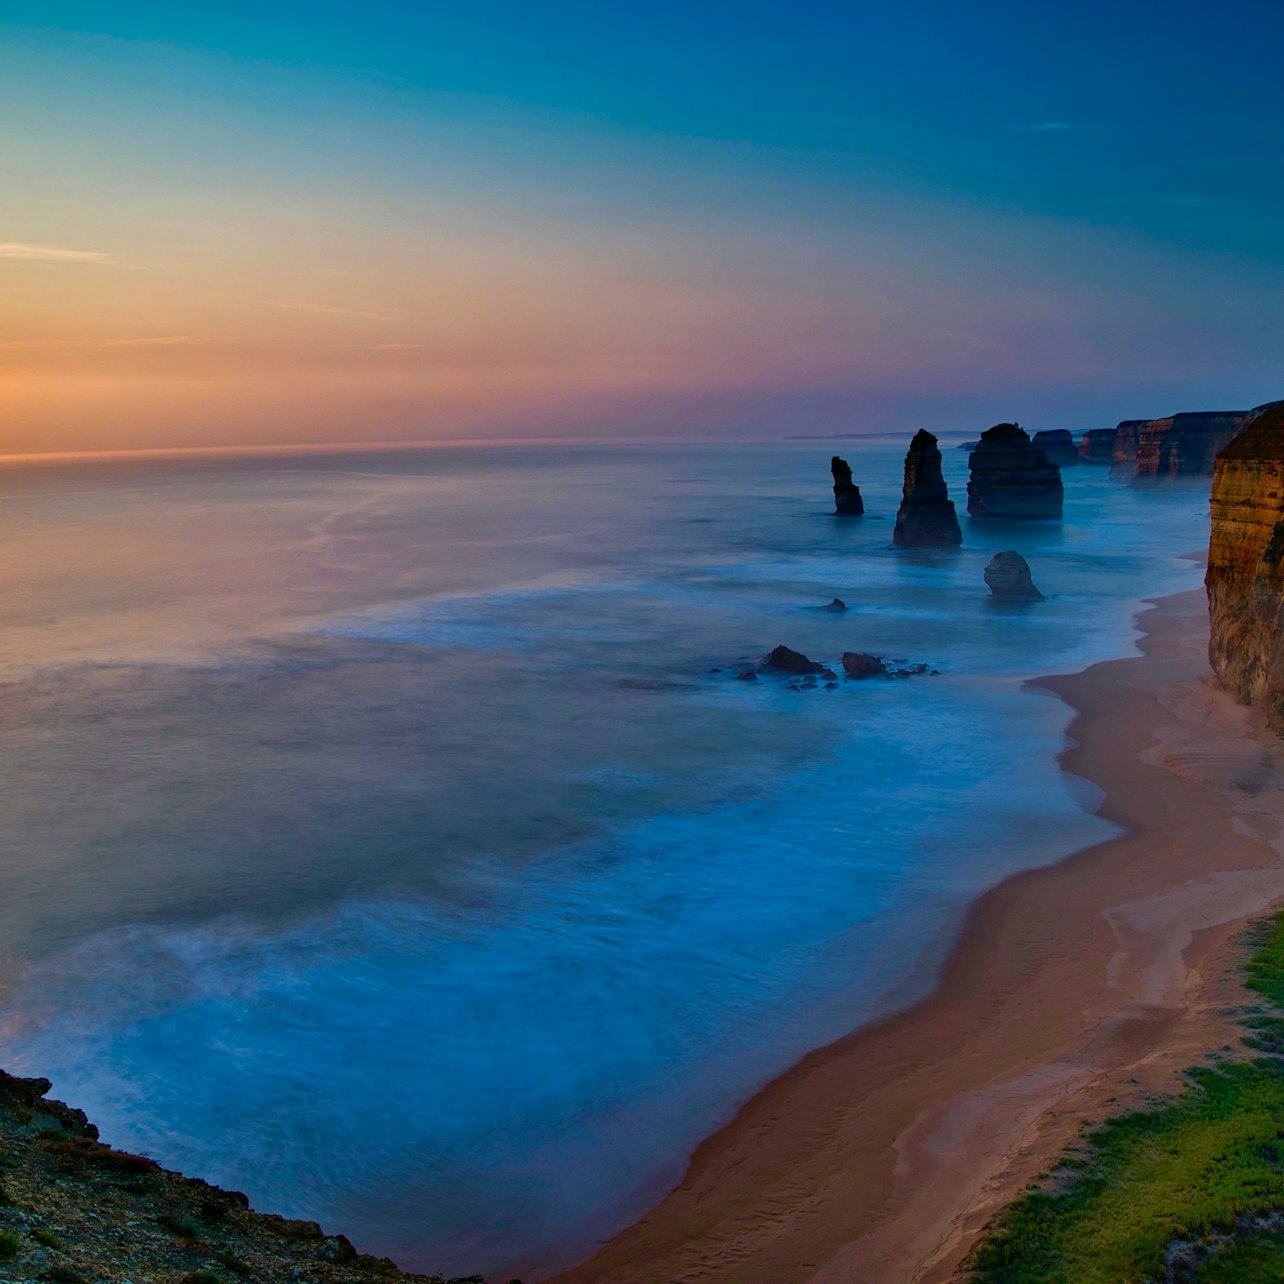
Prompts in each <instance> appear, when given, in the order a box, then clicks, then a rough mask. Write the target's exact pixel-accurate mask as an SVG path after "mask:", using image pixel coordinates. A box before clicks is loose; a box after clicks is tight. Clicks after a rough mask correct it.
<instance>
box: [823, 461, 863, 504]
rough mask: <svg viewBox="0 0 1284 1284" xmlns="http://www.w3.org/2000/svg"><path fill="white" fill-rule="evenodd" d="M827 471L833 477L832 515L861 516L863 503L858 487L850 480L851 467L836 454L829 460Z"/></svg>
mask: <svg viewBox="0 0 1284 1284" xmlns="http://www.w3.org/2000/svg"><path fill="white" fill-rule="evenodd" d="M829 471H830V472H831V473H832V474H833V478H834V516H835V517H863V516H864V515H865V503H864V501H863V500H862V499H861V497H860V487H859V486H857V485H855V484H854V483H853V482H852V468H851V465H850V464H849V463H848V462H847V461H846V460H845V459H840V458H839V457H838V456H837V455H835V456H834V457H833V459H831V460H830V461H829Z"/></svg>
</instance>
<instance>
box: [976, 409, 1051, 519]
mask: <svg viewBox="0 0 1284 1284" xmlns="http://www.w3.org/2000/svg"><path fill="white" fill-rule="evenodd" d="M968 466H969V468H970V469H971V477H970V479H969V480H968V484H967V511H968V512H969V513H970V514H971V515H972V516H973V517H990V518H1003V519H1009V520H1029V519H1040V518H1060V516H1061V508H1062V503H1063V499H1064V490H1063V487H1062V484H1061V469H1059V468H1058V467H1057V466H1056V464H1054V463H1053V462H1052V460H1051V459H1049V458H1048V456H1047V455H1046V454H1045V453H1044V452H1043V451H1042V450H1040V449H1039V448H1038V447H1037V446H1036V445H1035V444H1034V443H1033V442H1032V441H1031V440H1030V438H1029V435H1028V434H1027V433H1026V431H1025V429H1024V428H1021V427H1019V426H1018V425H1017V424H995V425H994V427H993V428H990V429H988V430H987V431H985V432H983V433H982V434H981V440H980V443H979V444H978V445H977V448H976V449H975V450H974V451H973V452H972V455H971V457H970V459H969V460H968Z"/></svg>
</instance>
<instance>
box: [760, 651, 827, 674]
mask: <svg viewBox="0 0 1284 1284" xmlns="http://www.w3.org/2000/svg"><path fill="white" fill-rule="evenodd" d="M758 668H759V669H765V670H768V671H770V672H775V673H792V674H794V675H796V676H798V677H803V676H804V675H806V674H808V673H817V674H823V673H826V672H827V671H828V670H826V668H825V666H824V665H823V664H819V663H817V662H816V661H815V660H809V659H808V658H807V657H806V656H805V655H803V653H802V652H801V651H793V650H791V649H790V648H789V647H787V646H778V647H776V648H775V649H774V650H772V651H771V652H769V653H768V654H767V655H766V656H764V657H763V660H762V663H761V664H759V665H758Z"/></svg>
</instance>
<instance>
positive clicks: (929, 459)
mask: <svg viewBox="0 0 1284 1284" xmlns="http://www.w3.org/2000/svg"><path fill="white" fill-rule="evenodd" d="M892 543H893V544H894V545H896V547H897V548H958V546H959V545H960V544H962V543H963V531H962V528H961V527H960V526H959V519H958V514H957V513H955V511H954V504H953V502H952V501H951V499H950V494H949V490H948V489H947V488H946V485H945V477H944V476H943V475H942V473H941V451H940V448H939V447H938V446H937V444H936V438H935V437H933V436H932V434H931V433H930V432H925V431H924V430H923V429H922V428H920V429H919V430H918V432H916V433H915V434H914V439H913V440H912V441H911V442H910V447H909V450H908V451H906V453H905V485H904V487H903V489H902V492H901V506H900V508H898V509H897V510H896V528H895V530H894V531H893V532H892Z"/></svg>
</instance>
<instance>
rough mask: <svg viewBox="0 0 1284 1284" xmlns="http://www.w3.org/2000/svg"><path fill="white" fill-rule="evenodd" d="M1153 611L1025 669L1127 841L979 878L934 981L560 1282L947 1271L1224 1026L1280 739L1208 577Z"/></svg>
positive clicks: (816, 1062)
mask: <svg viewBox="0 0 1284 1284" xmlns="http://www.w3.org/2000/svg"><path fill="white" fill-rule="evenodd" d="M1138 625H1139V627H1140V628H1141V629H1142V637H1141V639H1140V640H1139V642H1138V646H1139V647H1140V649H1141V651H1142V654H1141V656H1139V657H1136V656H1134V657H1127V658H1124V659H1116V660H1108V661H1104V662H1101V663H1099V664H1096V665H1093V666H1091V667H1090V668H1088V669H1086V670H1084V671H1083V672H1082V673H1077V674H1074V675H1070V676H1057V677H1048V678H1040V679H1036V680H1035V681H1033V682H1031V683H1030V684H1029V685H1031V686H1033V687H1036V688H1040V689H1043V690H1047V691H1050V692H1052V693H1054V694H1055V695H1057V696H1059V697H1060V698H1061V699H1062V700H1064V701H1065V702H1066V703H1067V704H1068V705H1069V706H1070V707H1071V709H1072V710H1073V715H1074V716H1073V718H1072V721H1071V723H1070V726H1069V728H1068V732H1067V735H1068V738H1069V740H1070V745H1069V747H1068V748H1067V749H1065V750H1064V751H1063V752H1062V754H1061V755H1060V757H1059V762H1060V765H1061V767H1062V769H1063V770H1065V771H1068V772H1071V773H1073V774H1074V775H1076V776H1079V777H1082V778H1084V779H1087V780H1089V781H1092V782H1093V783H1095V784H1097V785H1098V786H1099V787H1100V788H1101V789H1102V791H1103V793H1104V795H1105V797H1104V799H1103V802H1102V804H1101V806H1100V807H1099V808H1098V814H1100V815H1102V816H1104V817H1106V818H1107V819H1109V820H1112V821H1115V822H1116V823H1118V824H1119V825H1121V826H1122V828H1123V832H1122V833H1121V834H1120V835H1118V836H1117V837H1114V838H1111V839H1108V840H1106V841H1105V842H1102V843H1099V844H1096V845H1094V846H1092V847H1089V848H1086V849H1083V850H1081V851H1079V852H1076V853H1074V854H1073V855H1071V856H1069V857H1067V858H1066V859H1065V860H1063V861H1062V862H1060V863H1059V864H1057V865H1053V866H1049V867H1045V868H1040V869H1035V870H1029V871H1024V872H1022V873H1018V874H1016V875H1013V876H1012V877H1010V878H1008V879H1006V880H1004V881H1003V882H1002V883H1000V884H998V885H997V886H996V887H994V888H992V889H990V891H988V892H986V893H985V894H984V895H982V896H981V897H980V898H979V899H978V900H977V901H975V902H974V903H973V904H972V906H971V907H970V909H969V910H968V912H967V915H966V918H965V920H964V923H963V925H962V928H961V931H960V934H959V936H958V939H957V940H956V941H955V943H954V945H953V947H952V948H951V949H950V950H949V951H948V953H947V955H946V958H945V962H944V966H943V968H942V970H941V973H940V975H939V977H938V980H937V983H936V985H935V987H934V988H933V990H932V991H931V993H930V994H928V995H927V996H926V997H925V998H923V999H921V1000H920V1001H918V1002H916V1003H914V1004H913V1005H911V1006H910V1007H908V1008H907V1009H905V1010H903V1011H901V1012H899V1013H897V1014H894V1015H892V1016H890V1017H887V1018H885V1019H883V1020H880V1021H877V1022H875V1023H873V1024H871V1025H869V1026H865V1027H862V1028H861V1029H859V1030H856V1031H854V1032H853V1033H852V1034H850V1035H847V1036H845V1037H844V1038H842V1039H840V1040H839V1041H838V1042H836V1043H833V1044H831V1045H829V1046H827V1047H825V1048H821V1049H819V1050H817V1051H815V1052H813V1053H811V1054H809V1055H808V1056H807V1057H805V1058H804V1059H803V1060H802V1061H801V1062H799V1063H798V1064H797V1065H796V1066H794V1067H793V1068H792V1069H791V1070H789V1071H787V1072H786V1073H785V1074H784V1075H782V1076H780V1077H779V1078H778V1079H776V1080H774V1081H773V1082H772V1083H770V1084H769V1085H767V1087H765V1088H764V1089H763V1090H762V1091H761V1092H759V1093H758V1094H757V1095H756V1096H754V1097H753V1098H752V1099H751V1100H750V1101H749V1102H748V1103H747V1104H746V1105H745V1106H744V1107H743V1108H742V1109H741V1110H740V1111H739V1113H738V1114H737V1115H736V1117H735V1119H734V1120H733V1121H732V1122H731V1123H730V1124H728V1125H727V1126H726V1127H725V1128H723V1129H721V1130H720V1131H718V1132H717V1133H715V1134H714V1135H713V1136H711V1137H709V1138H707V1139H706V1140H705V1141H704V1142H702V1143H701V1145H700V1146H699V1147H698V1148H697V1150H696V1152H695V1154H694V1155H693V1157H692V1159H691V1161H690V1164H689V1166H688V1169H687V1173H686V1175H685V1177H684V1178H683V1180H682V1182H681V1183H680V1184H679V1185H678V1186H677V1187H676V1188H675V1189H674V1190H673V1191H671V1192H670V1193H669V1194H668V1195H667V1196H665V1197H664V1198H663V1199H662V1200H661V1201H660V1202H659V1203H658V1204H657V1205H656V1206H655V1207H654V1208H653V1209H652V1210H651V1211H650V1212H649V1213H647V1214H646V1216H644V1217H643V1218H642V1219H641V1220H640V1221H638V1222H636V1223H635V1224H634V1225H632V1226H630V1227H628V1228H626V1229H625V1230H623V1231H622V1232H620V1233H619V1234H618V1235H616V1236H615V1237H614V1238H612V1239H611V1240H609V1241H608V1242H607V1243H606V1244H604V1245H603V1246H602V1247H601V1248H600V1249H599V1250H598V1252H597V1253H596V1254H595V1255H594V1256H593V1257H591V1258H590V1259H588V1260H587V1261H585V1262H583V1263H581V1264H580V1265H578V1266H576V1267H574V1268H572V1269H570V1270H567V1271H563V1272H560V1273H558V1274H556V1275H554V1276H552V1277H549V1280H550V1284H553V1282H555V1284H649V1282H652V1284H673V1282H674V1281H686V1280H718V1281H729V1282H731V1284H793V1282H794V1281H797V1282H799V1284H801V1282H802V1281H808V1282H811V1284H838V1282H839V1281H843V1284H852V1281H857V1282H859V1281H865V1280H869V1281H880V1282H881V1281H889V1282H890V1281H906V1282H908V1281H916V1282H921V1284H944V1282H945V1281H948V1280H950V1279H951V1278H952V1277H954V1275H955V1273H956V1271H957V1269H958V1267H959V1265H960V1264H961V1262H962V1260H963V1259H964V1257H965V1256H966V1253H967V1251H968V1250H969V1248H970V1247H971V1244H972V1242H973V1241H974V1239H975V1237H976V1234H977V1233H978V1232H979V1230H980V1229H981V1228H982V1227H983V1226H984V1225H985V1223H986V1222H987V1221H988V1220H989V1218H990V1217H991V1216H993V1214H994V1213H995V1212H997V1211H998V1209H999V1208H1001V1207H1002V1206H1003V1205H1005V1204H1006V1203H1008V1202H1010V1200H1011V1199H1013V1198H1015V1197H1016V1196H1017V1195H1019V1194H1020V1193H1021V1192H1022V1190H1023V1189H1024V1188H1025V1186H1026V1184H1027V1183H1028V1182H1029V1181H1030V1180H1031V1179H1032V1178H1033V1177H1035V1176H1036V1175H1037V1174H1038V1173H1039V1172H1041V1171H1042V1170H1044V1169H1046V1168H1047V1167H1048V1166H1049V1165H1050V1163H1051V1162H1053V1161H1054V1160H1055V1157H1056V1155H1057V1154H1059V1153H1060V1151H1061V1150H1062V1149H1064V1147H1065V1146H1066V1145H1067V1144H1068V1143H1069V1142H1071V1141H1072V1140H1073V1139H1074V1137H1075V1135H1076V1134H1077V1132H1078V1129H1079V1126H1080V1123H1081V1122H1082V1121H1083V1120H1084V1119H1098V1118H1101V1117H1103V1116H1104V1115H1106V1114H1108V1113H1110V1112H1111V1111H1113V1110H1114V1109H1116V1108H1118V1105H1117V1104H1116V1103H1117V1102H1119V1103H1120V1104H1126V1102H1127V1101H1132V1100H1135V1099H1137V1098H1138V1097H1140V1096H1141V1095H1143V1094H1145V1093H1147V1092H1154V1091H1163V1090H1166V1089H1169V1088H1171V1087H1173V1086H1175V1080H1174V1077H1173V1076H1174V1074H1175V1073H1176V1072H1177V1071H1180V1070H1181V1069H1183V1068H1185V1067H1186V1066H1187V1065H1190V1064H1191V1063H1193V1062H1196V1061H1198V1060H1200V1059H1201V1058H1202V1057H1203V1056H1204V1055H1205V1054H1207V1053H1208V1052H1211V1051H1212V1050H1214V1049H1216V1048H1220V1047H1221V1046H1222V1045H1223V1044H1224V1043H1226V1042H1227V1041H1228V1039H1227V1031H1228V1029H1229V1026H1228V1023H1227V1021H1226V1018H1225V1016H1224V1015H1223V1014H1224V1011H1225V1009H1226V1008H1227V1007H1228V1006H1229V1005H1230V1004H1231V1003H1233V1002H1234V1001H1235V994H1236V989H1235V984H1236V983H1235V982H1234V980H1233V978H1230V973H1231V971H1232V969H1231V967H1230V960H1231V959H1232V957H1233V955H1234V951H1235V949H1236V948H1237V947H1236V938H1237V937H1238V935H1239V934H1240V932H1241V930H1242V927H1243V926H1244V924H1245V922H1246V920H1247V919H1249V918H1251V917H1254V916H1256V915H1258V914H1260V913H1261V912H1263V911H1264V910H1265V909H1266V908H1268V907H1269V906H1270V905H1271V904H1272V903H1273V902H1275V901H1277V900H1279V899H1281V898H1284V867H1282V865H1281V859H1280V857H1281V851H1282V850H1284V844H1282V843H1281V838H1280V834H1281V822H1282V821H1284V801H1282V800H1284V794H1281V792H1280V790H1281V784H1282V783H1284V749H1282V747H1281V744H1280V742H1278V741H1277V740H1276V739H1275V738H1274V737H1273V736H1271V735H1270V734H1269V733H1267V732H1266V731H1265V729H1264V723H1263V719H1262V718H1261V716H1260V715H1259V714H1256V713H1254V712H1253V711H1251V710H1248V709H1245V708H1242V707H1241V706H1238V705H1236V704H1235V703H1233V701H1232V700H1231V699H1230V698H1229V697H1228V696H1226V695H1225V694H1224V693H1222V692H1221V691H1219V690H1218V689H1217V688H1216V687H1215V686H1214V684H1213V681H1212V677H1211V674H1210V673H1209V671H1208V667H1207V660H1206V646H1207V630H1208V626H1207V613H1206V609H1205V602H1204V594H1203V592H1202V590H1192V591H1189V592H1185V593H1181V594H1177V595H1175V596H1173V597H1168V598H1164V599H1161V600H1159V601H1158V602H1155V603H1152V604H1151V605H1150V607H1149V609H1148V610H1145V611H1144V612H1142V613H1141V614H1140V615H1139V617H1138Z"/></svg>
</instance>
